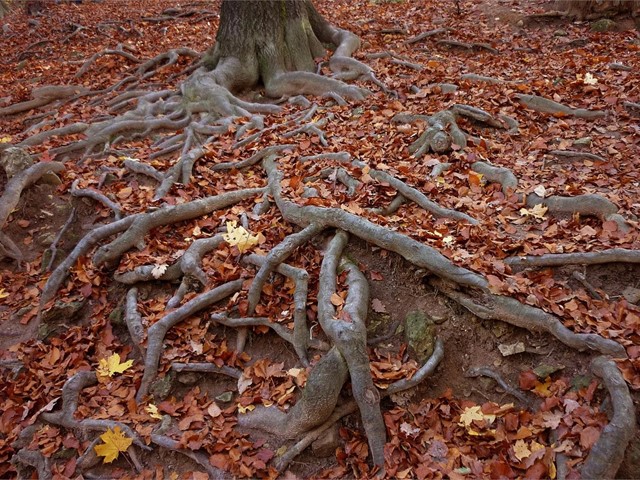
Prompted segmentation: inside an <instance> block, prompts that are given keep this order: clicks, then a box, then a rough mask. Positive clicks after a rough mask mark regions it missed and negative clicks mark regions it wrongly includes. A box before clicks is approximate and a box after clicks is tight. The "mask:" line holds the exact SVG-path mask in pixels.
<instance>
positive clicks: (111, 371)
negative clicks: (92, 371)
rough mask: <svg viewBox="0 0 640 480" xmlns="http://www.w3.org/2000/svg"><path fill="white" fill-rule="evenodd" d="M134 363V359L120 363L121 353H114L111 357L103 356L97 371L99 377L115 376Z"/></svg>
mask: <svg viewBox="0 0 640 480" xmlns="http://www.w3.org/2000/svg"><path fill="white" fill-rule="evenodd" d="M131 365H133V360H127V361H126V362H124V363H120V355H118V354H117V353H114V354H113V355H111V356H110V357H109V358H106V359H105V358H101V359H100V364H99V365H98V368H96V373H97V374H98V376H99V377H113V375H115V374H116V373H122V372H124V371H125V370H126V369H127V368H129V367H131Z"/></svg>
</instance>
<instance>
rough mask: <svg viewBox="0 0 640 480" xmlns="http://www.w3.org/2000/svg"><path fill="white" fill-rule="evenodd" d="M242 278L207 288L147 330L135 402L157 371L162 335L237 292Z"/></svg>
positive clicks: (148, 385)
mask: <svg viewBox="0 0 640 480" xmlns="http://www.w3.org/2000/svg"><path fill="white" fill-rule="evenodd" d="M242 283H243V280H242V279H238V280H233V281H231V282H227V283H225V284H222V285H220V286H219V287H216V288H214V289H213V290H209V291H208V292H206V293H203V294H201V295H198V296H197V297H195V298H193V299H192V300H190V301H188V302H187V303H185V304H184V305H182V306H181V307H180V308H178V309H176V310H173V311H172V312H170V313H168V314H167V315H165V316H164V317H162V319H161V320H159V321H158V322H156V323H154V324H153V325H152V326H151V328H149V330H148V331H147V355H146V358H145V362H144V373H143V375H142V381H141V382H140V388H139V389H138V392H137V393H136V402H138V403H140V402H142V400H143V399H144V398H145V397H146V396H147V393H148V392H149V388H150V387H151V383H152V382H153V381H154V380H155V378H156V375H157V373H158V364H159V362H160V356H161V354H162V348H163V345H164V337H165V335H166V334H167V332H168V331H169V329H171V327H173V326H174V325H176V324H178V323H180V322H181V321H182V320H184V319H185V318H187V317H189V316H191V315H193V314H194V313H196V312H198V311H200V310H202V309H203V308H207V307H208V306H210V305H213V304H214V303H216V302H219V301H220V300H223V299H224V298H226V297H228V296H229V295H231V294H233V293H235V292H237V291H238V290H240V288H241V287H242Z"/></svg>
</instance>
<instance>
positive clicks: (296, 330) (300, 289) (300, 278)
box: [243, 254, 309, 367]
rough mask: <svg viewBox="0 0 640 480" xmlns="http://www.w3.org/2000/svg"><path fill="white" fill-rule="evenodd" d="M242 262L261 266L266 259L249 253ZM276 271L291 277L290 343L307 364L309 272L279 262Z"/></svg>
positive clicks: (303, 362)
mask: <svg viewBox="0 0 640 480" xmlns="http://www.w3.org/2000/svg"><path fill="white" fill-rule="evenodd" d="M243 261H244V262H246V263H250V264H253V265H257V266H259V267H262V266H263V265H264V264H265V263H266V261H267V259H266V258H265V257H262V256H260V255H256V254H251V255H247V256H246V257H244V259H243ZM276 272H278V273H280V274H282V275H284V276H286V277H289V278H291V279H292V280H293V281H294V284H295V292H294V294H293V338H292V340H293V341H292V343H293V346H294V348H295V351H296V353H297V354H298V357H299V358H300V360H301V361H302V364H303V365H304V366H305V367H306V366H308V365H309V360H308V358H307V347H308V344H309V326H308V325H307V292H308V289H309V286H308V283H309V274H308V273H307V271H306V270H303V269H302V268H297V267H292V266H291V265H287V264H286V263H280V265H278V266H277V267H276Z"/></svg>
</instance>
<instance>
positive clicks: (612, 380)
mask: <svg viewBox="0 0 640 480" xmlns="http://www.w3.org/2000/svg"><path fill="white" fill-rule="evenodd" d="M591 371H592V372H593V373H594V374H595V375H596V376H598V377H600V378H601V379H602V381H603V382H604V385H605V387H606V388H607V390H608V391H609V395H610V397H611V404H612V406H613V416H612V418H611V420H610V422H609V423H608V425H607V426H606V427H604V430H603V431H602V433H601V434H600V438H599V439H598V441H597V442H596V444H595V445H594V446H593V447H592V448H591V452H589V456H588V457H587V460H586V461H585V463H584V465H583V466H582V470H581V471H580V473H581V474H582V478H615V476H616V473H617V471H618V468H620V464H621V463H622V460H623V457H624V452H625V450H626V449H627V445H629V442H630V441H631V439H632V438H633V436H634V434H635V429H636V412H635V408H634V405H633V400H632V398H631V395H630V394H629V387H628V386H627V383H626V382H625V381H624V378H623V377H622V374H621V373H620V370H619V369H618V367H617V365H616V363H615V362H614V361H613V360H611V359H610V358H607V357H596V358H594V359H593V360H592V361H591Z"/></svg>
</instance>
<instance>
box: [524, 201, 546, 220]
mask: <svg viewBox="0 0 640 480" xmlns="http://www.w3.org/2000/svg"><path fill="white" fill-rule="evenodd" d="M547 210H549V208H547V207H545V206H544V205H542V204H541V203H539V204H538V205H536V206H535V207H533V208H531V209H527V208H521V209H520V215H522V216H523V217H528V216H532V217H535V218H540V219H542V218H544V216H545V214H546V213H547Z"/></svg>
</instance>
